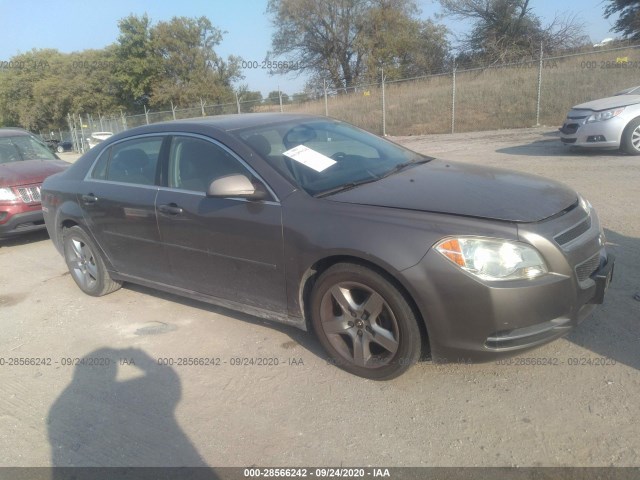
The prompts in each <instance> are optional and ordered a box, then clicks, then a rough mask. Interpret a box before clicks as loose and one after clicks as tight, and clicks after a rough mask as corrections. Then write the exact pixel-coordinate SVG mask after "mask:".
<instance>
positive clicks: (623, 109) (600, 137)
mask: <svg viewBox="0 0 640 480" xmlns="http://www.w3.org/2000/svg"><path fill="white" fill-rule="evenodd" d="M560 132H561V133H562V136H561V137H560V139H561V140H562V143H564V144H566V145H572V146H576V147H588V148H619V149H620V150H621V151H622V152H625V153H628V154H630V155H640V87H633V88H628V89H626V90H623V91H622V92H618V93H617V94H615V95H614V96H613V97H607V98H601V99H600V100H594V101H592V102H587V103H581V104H580V105H576V106H575V107H573V108H572V109H571V111H570V112H569V114H568V115H567V118H566V120H565V121H564V124H563V125H562V128H560Z"/></svg>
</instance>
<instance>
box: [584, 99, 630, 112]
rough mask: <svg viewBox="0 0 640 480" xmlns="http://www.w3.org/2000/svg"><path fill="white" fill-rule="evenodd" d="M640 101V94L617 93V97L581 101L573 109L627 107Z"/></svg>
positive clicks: (597, 109) (598, 109) (596, 109)
mask: <svg viewBox="0 0 640 480" xmlns="http://www.w3.org/2000/svg"><path fill="white" fill-rule="evenodd" d="M636 103H640V95H617V96H615V97H607V98H601V99H599V100H593V101H592V102H586V103H581V104H580V105H576V106H575V107H573V108H572V110H593V111H596V112H597V111H600V110H608V109H610V108H616V107H625V106H627V105H634V104H636Z"/></svg>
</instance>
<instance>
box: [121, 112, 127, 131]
mask: <svg viewBox="0 0 640 480" xmlns="http://www.w3.org/2000/svg"><path fill="white" fill-rule="evenodd" d="M120 118H122V129H123V130H126V129H127V118H126V117H125V116H124V112H123V111H122V110H120Z"/></svg>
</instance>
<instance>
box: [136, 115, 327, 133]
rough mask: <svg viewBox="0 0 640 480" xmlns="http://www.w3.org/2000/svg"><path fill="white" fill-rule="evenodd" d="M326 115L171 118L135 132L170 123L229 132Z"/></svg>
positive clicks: (177, 125) (176, 125)
mask: <svg viewBox="0 0 640 480" xmlns="http://www.w3.org/2000/svg"><path fill="white" fill-rule="evenodd" d="M327 119H328V117H320V116H317V115H305V114H301V113H241V114H233V115H215V116H212V117H196V118H187V119H184V120H171V121H168V122H158V123H152V124H150V125H144V126H142V127H138V128H136V129H135V130H136V133H141V132H143V131H145V130H149V131H152V130H154V127H155V128H157V127H163V126H167V125H172V126H174V127H176V128H180V129H182V128H185V127H189V126H195V125H198V126H209V127H214V128H216V129H218V130H223V131H226V132H230V131H233V130H240V129H244V128H252V127H261V126H266V125H275V124H279V123H286V122H291V121H309V120H327Z"/></svg>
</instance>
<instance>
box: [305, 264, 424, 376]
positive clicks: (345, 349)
mask: <svg viewBox="0 0 640 480" xmlns="http://www.w3.org/2000/svg"><path fill="white" fill-rule="evenodd" d="M311 323H312V325H313V328H314V330H315V332H316V335H317V336H318V339H319V340H320V343H321V344H322V345H323V347H324V348H325V350H326V351H327V352H328V354H329V356H330V357H331V358H332V360H333V362H334V363H335V365H337V366H339V367H340V368H342V369H344V370H346V371H348V372H350V373H353V374H355V375H358V376H361V377H364V378H369V379H373V380H390V379H392V378H395V377H397V376H399V375H401V374H402V373H404V372H405V371H406V370H407V369H408V368H409V367H410V366H411V365H413V364H414V363H416V362H417V361H418V359H419V357H420V349H421V345H422V341H421V336H420V328H419V327H418V320H417V318H416V315H415V313H414V311H413V309H412V308H411V306H410V305H409V303H408V302H407V300H406V299H405V297H404V295H402V293H400V292H399V291H398V289H397V288H396V287H395V286H393V285H392V284H391V283H390V282H389V281H388V280H387V279H386V278H385V277H383V276H382V275H380V274H379V273H377V272H375V271H373V270H371V269H369V268H367V267H364V266H362V265H358V264H353V263H339V264H336V265H334V266H332V267H331V268H329V269H328V270H326V271H325V272H324V273H323V274H322V275H320V277H319V278H318V281H317V282H316V284H315V286H314V287H313V291H312V293H311Z"/></svg>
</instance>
